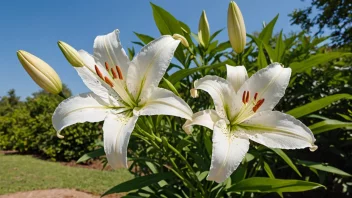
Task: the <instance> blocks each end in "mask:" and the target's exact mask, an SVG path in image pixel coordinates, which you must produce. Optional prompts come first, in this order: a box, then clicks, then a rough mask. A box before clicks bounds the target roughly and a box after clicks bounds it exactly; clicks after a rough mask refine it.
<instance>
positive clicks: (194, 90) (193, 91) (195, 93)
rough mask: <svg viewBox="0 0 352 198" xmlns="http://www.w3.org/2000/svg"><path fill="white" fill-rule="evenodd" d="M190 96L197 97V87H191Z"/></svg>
mask: <svg viewBox="0 0 352 198" xmlns="http://www.w3.org/2000/svg"><path fill="white" fill-rule="evenodd" d="M190 92H191V97H192V98H198V97H199V93H198V90H197V89H191V91H190Z"/></svg>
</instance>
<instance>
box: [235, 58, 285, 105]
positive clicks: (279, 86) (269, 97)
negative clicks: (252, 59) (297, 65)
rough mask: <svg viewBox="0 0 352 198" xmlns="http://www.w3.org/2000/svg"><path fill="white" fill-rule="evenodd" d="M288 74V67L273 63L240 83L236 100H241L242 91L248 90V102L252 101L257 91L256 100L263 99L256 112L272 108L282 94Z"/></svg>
mask: <svg viewBox="0 0 352 198" xmlns="http://www.w3.org/2000/svg"><path fill="white" fill-rule="evenodd" d="M290 76H291V69H290V68H284V67H282V66H281V65H280V64H279V63H273V64H271V65H269V66H267V67H266V68H264V69H261V70H259V71H258V72H257V73H255V74H253V75H252V76H251V77H250V78H249V79H248V80H247V81H246V82H245V83H244V84H243V85H242V87H241V88H240V90H239V91H238V94H237V98H236V101H241V100H242V99H241V98H242V93H243V92H244V91H249V96H250V100H249V103H252V102H253V101H254V96H255V93H258V95H257V101H258V100H261V99H264V103H263V104H262V105H261V106H260V107H259V109H258V110H257V112H260V111H266V110H272V109H273V108H274V107H275V106H276V104H277V103H278V102H279V101H280V99H281V98H282V97H283V96H284V94H285V90H286V87H287V85H288V83H289V81H290Z"/></svg>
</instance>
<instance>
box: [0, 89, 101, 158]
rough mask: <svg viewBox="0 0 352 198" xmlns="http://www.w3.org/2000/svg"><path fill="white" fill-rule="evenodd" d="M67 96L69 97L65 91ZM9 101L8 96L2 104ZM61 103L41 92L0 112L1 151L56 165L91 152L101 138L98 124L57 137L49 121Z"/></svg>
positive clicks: (59, 100)
mask: <svg viewBox="0 0 352 198" xmlns="http://www.w3.org/2000/svg"><path fill="white" fill-rule="evenodd" d="M66 95H70V93H69V91H68V90H66ZM11 98H13V96H11V94H9V96H8V97H3V98H2V100H1V101H2V102H4V101H6V100H10V99H11ZM61 101H62V98H61V97H60V96H56V95H52V94H49V93H46V92H44V91H40V92H37V93H34V94H33V97H28V98H27V99H26V101H24V102H21V101H19V102H18V103H15V104H13V105H10V107H11V110H10V111H6V110H4V111H2V112H0V115H2V116H1V117H0V137H1V138H0V149H2V150H17V151H19V152H21V153H31V154H37V155H40V156H41V157H44V158H50V159H51V160H59V161H70V160H76V159H78V158H79V157H80V156H82V155H83V154H84V153H86V152H88V151H90V150H93V149H94V147H95V142H96V141H98V140H99V139H101V136H102V134H101V130H99V128H101V125H100V124H91V123H86V124H81V125H75V126H71V127H68V128H67V129H65V130H63V131H62V132H61V134H62V135H64V136H65V138H64V139H59V138H57V137H56V131H55V129H54V128H53V127H52V124H51V117H52V114H53V112H54V110H55V108H56V107H57V105H58V104H59V103H60V102H61Z"/></svg>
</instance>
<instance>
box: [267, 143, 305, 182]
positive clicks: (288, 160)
mask: <svg viewBox="0 0 352 198" xmlns="http://www.w3.org/2000/svg"><path fill="white" fill-rule="evenodd" d="M271 150H273V151H274V152H275V153H276V154H278V155H279V156H280V157H281V158H282V159H283V160H284V161H285V162H286V163H287V164H288V165H289V166H290V167H291V168H292V169H293V170H294V171H295V172H296V173H297V174H298V175H299V176H300V177H302V175H301V173H300V172H299V170H298V169H297V167H296V166H295V165H294V164H293V162H292V160H291V159H290V158H289V157H288V156H287V155H286V153H285V152H283V151H282V150H281V149H275V148H272V149H271Z"/></svg>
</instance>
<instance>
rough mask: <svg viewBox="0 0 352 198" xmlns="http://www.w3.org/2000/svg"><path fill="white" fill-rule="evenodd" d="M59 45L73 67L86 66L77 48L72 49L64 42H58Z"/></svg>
mask: <svg viewBox="0 0 352 198" xmlns="http://www.w3.org/2000/svg"><path fill="white" fill-rule="evenodd" d="M57 44H58V45H59V48H60V50H61V52H62V53H63V54H64V56H65V57H66V59H67V61H68V62H69V63H70V64H71V65H72V66H74V67H83V66H84V63H83V61H82V59H81V58H80V56H79V54H78V52H77V50H76V49H75V48H73V47H71V46H70V45H69V44H67V43H65V42H62V41H59V42H57Z"/></svg>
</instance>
